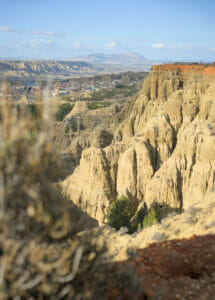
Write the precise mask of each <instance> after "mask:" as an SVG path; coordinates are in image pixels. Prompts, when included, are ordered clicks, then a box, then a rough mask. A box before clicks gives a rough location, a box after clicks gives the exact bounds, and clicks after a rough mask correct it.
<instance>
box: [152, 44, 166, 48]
mask: <svg viewBox="0 0 215 300" xmlns="http://www.w3.org/2000/svg"><path fill="white" fill-rule="evenodd" d="M164 47H165V45H164V44H163V43H157V44H154V45H153V48H154V49H162V48H164Z"/></svg>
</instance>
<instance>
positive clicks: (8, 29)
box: [0, 26, 19, 33]
mask: <svg viewBox="0 0 215 300" xmlns="http://www.w3.org/2000/svg"><path fill="white" fill-rule="evenodd" d="M0 32H10V33H11V32H19V31H18V30H17V29H15V28H12V27H9V26H0Z"/></svg>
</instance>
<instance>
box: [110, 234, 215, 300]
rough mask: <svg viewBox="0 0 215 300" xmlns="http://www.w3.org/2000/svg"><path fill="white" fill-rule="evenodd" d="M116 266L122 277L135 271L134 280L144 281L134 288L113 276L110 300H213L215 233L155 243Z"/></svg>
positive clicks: (214, 285)
mask: <svg viewBox="0 0 215 300" xmlns="http://www.w3.org/2000/svg"><path fill="white" fill-rule="evenodd" d="M113 268H114V269H118V271H119V273H120V274H121V276H122V274H126V273H127V274H128V273H129V274H135V273H136V276H134V275H132V277H133V281H135V280H136V281H138V282H141V283H142V284H141V286H139V288H138V287H136V289H134V290H133V291H132V288H131V287H130V286H129V284H127V286H126V284H123V283H122V280H121V281H120V280H115V279H113V280H115V283H114V284H113V285H112V288H111V290H109V291H110V294H109V299H132V300H133V299H165V300H168V299H169V300H170V299H171V300H173V299H195V300H196V299H198V300H199V299H204V300H205V299H208V300H213V299H215V235H207V236H201V237H196V236H194V237H192V238H191V239H182V240H172V241H166V242H162V243H154V244H151V245H150V246H148V247H147V248H145V249H141V250H138V251H137V253H136V254H135V255H134V256H133V257H132V258H131V259H130V260H129V261H124V262H120V263H117V265H116V264H114V265H113ZM124 277H125V276H124ZM135 277H136V279H135ZM121 278H122V277H121ZM127 282H128V281H127ZM132 283H133V284H134V282H132Z"/></svg>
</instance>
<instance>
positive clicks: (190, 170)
mask: <svg viewBox="0 0 215 300" xmlns="http://www.w3.org/2000/svg"><path fill="white" fill-rule="evenodd" d="M214 97H215V66H211V65H209V66H207V65H183V64H182V65H179V64H172V65H171V64H170V65H158V66H153V67H152V69H151V71H150V73H149V75H148V77H147V78H146V79H145V81H144V83H143V87H142V90H141V92H140V94H139V96H138V98H137V100H136V101H135V102H134V103H133V105H131V104H129V105H128V106H127V108H126V109H125V111H124V113H123V114H122V115H121V117H120V118H119V120H120V121H118V122H116V123H115V128H114V133H113V139H112V142H111V144H110V145H108V146H107V147H105V148H94V147H90V148H88V149H85V150H84V151H83V152H82V156H81V160H80V164H79V165H78V166H77V167H76V169H75V170H74V172H73V174H71V175H69V176H68V177H67V178H66V179H65V180H64V181H63V182H62V184H61V185H62V189H63V192H64V193H65V194H66V195H67V196H68V197H69V198H70V199H71V200H73V201H74V202H75V203H76V204H77V205H78V206H80V207H81V208H82V209H83V210H84V211H85V212H87V213H88V214H89V215H90V216H91V217H93V218H96V219H97V220H98V221H100V222H103V221H104V215H105V212H106V210H107V208H108V207H109V205H110V203H111V202H112V201H114V200H115V199H116V198H117V197H118V196H121V195H127V196H128V197H129V198H131V199H132V201H134V203H135V205H136V207H137V208H138V207H141V206H142V205H143V204H144V203H145V204H146V205H147V206H148V207H150V206H151V205H152V204H153V203H154V202H156V203H159V204H160V205H168V206H170V207H173V208H183V209H184V210H186V209H187V208H188V207H190V205H192V203H193V202H194V201H195V202H196V201H204V199H205V198H206V197H208V195H209V194H210V193H211V192H212V191H213V189H214V184H215V100H214Z"/></svg>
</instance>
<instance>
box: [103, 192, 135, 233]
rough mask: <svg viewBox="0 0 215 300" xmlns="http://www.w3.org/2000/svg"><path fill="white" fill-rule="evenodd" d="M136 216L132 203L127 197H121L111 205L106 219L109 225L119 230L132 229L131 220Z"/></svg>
mask: <svg viewBox="0 0 215 300" xmlns="http://www.w3.org/2000/svg"><path fill="white" fill-rule="evenodd" d="M133 215H134V209H133V205H132V201H131V200H130V199H128V198H127V197H125V196H121V197H120V198H118V199H117V200H116V201H114V202H113V203H111V205H110V208H109V210H108V213H107V215H106V218H107V220H108V224H109V225H110V226H112V227H114V228H115V229H116V230H119V229H120V228H121V227H127V228H128V229H130V220H131V217H132V216H133Z"/></svg>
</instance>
